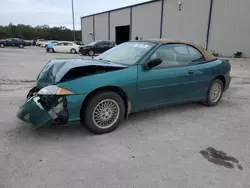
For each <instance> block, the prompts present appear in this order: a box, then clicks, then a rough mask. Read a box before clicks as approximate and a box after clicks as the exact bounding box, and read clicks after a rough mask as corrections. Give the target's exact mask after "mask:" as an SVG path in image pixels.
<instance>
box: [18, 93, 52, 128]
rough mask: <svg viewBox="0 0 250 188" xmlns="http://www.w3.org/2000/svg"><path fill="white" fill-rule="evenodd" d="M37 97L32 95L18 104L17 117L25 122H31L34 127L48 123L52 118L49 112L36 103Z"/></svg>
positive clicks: (50, 122)
mask: <svg viewBox="0 0 250 188" xmlns="http://www.w3.org/2000/svg"><path fill="white" fill-rule="evenodd" d="M39 99H40V98H39V97H32V98H30V99H29V100H28V101H26V102H25V104H23V105H22V106H20V108H19V110H18V112H17V117H18V118H19V119H21V120H23V121H25V122H28V123H31V124H32V125H33V127H34V128H38V127H41V126H44V125H50V124H52V123H53V120H52V118H51V116H50V115H49V113H48V112H47V111H46V110H44V109H43V108H42V106H41V105H40V104H39V103H38V100H39Z"/></svg>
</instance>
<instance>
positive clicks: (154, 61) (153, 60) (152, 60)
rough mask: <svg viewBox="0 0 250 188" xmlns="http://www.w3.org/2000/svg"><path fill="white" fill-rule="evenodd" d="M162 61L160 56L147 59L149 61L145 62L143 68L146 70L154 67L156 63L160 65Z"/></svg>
mask: <svg viewBox="0 0 250 188" xmlns="http://www.w3.org/2000/svg"><path fill="white" fill-rule="evenodd" d="M161 63H162V60H161V59H160V58H155V59H151V60H149V62H147V63H145V64H144V66H143V68H144V69H146V70H149V69H152V68H153V67H156V66H157V65H160V64H161Z"/></svg>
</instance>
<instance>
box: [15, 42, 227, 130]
mask: <svg viewBox="0 0 250 188" xmlns="http://www.w3.org/2000/svg"><path fill="white" fill-rule="evenodd" d="M230 71H231V66H230V63H229V61H228V60H226V59H219V58H216V57H214V56H212V55H210V54H209V53H208V52H206V51H205V50H204V49H203V47H201V46H199V45H195V44H192V43H188V42H184V41H175V40H145V41H129V42H125V43H123V44H120V45H118V46H116V47H114V48H112V49H110V50H108V51H106V52H105V53H103V54H101V55H99V56H97V57H95V58H92V59H91V60H84V59H70V60H69V59H65V60H51V61H49V62H48V63H47V65H46V66H45V67H44V68H43V69H42V70H41V72H40V73H39V75H38V77H37V85H36V87H34V88H32V89H31V90H30V92H29V93H28V95H27V100H26V102H25V104H23V105H22V106H21V107H20V108H19V111H18V113H17V116H18V117H19V118H20V119H22V120H23V121H26V122H29V123H31V124H32V125H33V126H34V127H35V128H38V127H41V126H44V125H53V124H56V125H65V124H70V123H74V122H81V123H82V124H83V125H85V126H86V127H87V128H88V129H89V130H90V131H91V132H93V133H95V134H103V133H108V132H111V131H113V130H115V129H116V128H117V126H118V124H119V123H120V122H121V121H122V120H123V119H124V118H127V117H128V115H129V114H131V113H134V112H139V111H143V110H147V109H151V108H157V107H162V106H165V105H169V104H179V103H184V102H185V103H186V102H198V101H200V102H202V103H203V104H205V105H208V106H215V105H217V104H218V103H219V101H220V100H221V97H222V95H223V92H224V91H226V90H227V89H228V88H229V85H230V82H231V77H230Z"/></svg>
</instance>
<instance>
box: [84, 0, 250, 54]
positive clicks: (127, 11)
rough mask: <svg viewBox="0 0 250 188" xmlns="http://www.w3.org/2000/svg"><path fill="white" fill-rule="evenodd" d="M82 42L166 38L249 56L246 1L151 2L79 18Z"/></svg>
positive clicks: (249, 8) (249, 0) (248, 5)
mask: <svg viewBox="0 0 250 188" xmlns="http://www.w3.org/2000/svg"><path fill="white" fill-rule="evenodd" d="M81 25H82V39H83V42H84V43H85V44H87V43H89V42H91V41H93V40H112V41H115V42H116V43H117V44H119V43H122V42H125V41H127V40H133V39H135V37H136V36H138V37H141V38H142V39H148V38H170V39H181V40H187V41H190V42H195V43H199V44H202V45H204V47H206V48H207V49H208V50H213V51H216V52H218V53H219V54H220V55H222V56H233V54H234V53H235V52H237V51H241V52H242V53H243V56H245V57H250V0H153V1H150V2H145V3H140V4H136V5H133V6H128V7H124V8H119V9H115V10H110V11H106V12H102V13H98V14H93V15H88V16H84V17H81Z"/></svg>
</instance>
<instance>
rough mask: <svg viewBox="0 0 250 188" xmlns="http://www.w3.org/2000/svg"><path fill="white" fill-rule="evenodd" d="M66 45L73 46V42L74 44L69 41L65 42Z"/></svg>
mask: <svg viewBox="0 0 250 188" xmlns="http://www.w3.org/2000/svg"><path fill="white" fill-rule="evenodd" d="M64 46H73V44H72V43H69V42H65V43H64Z"/></svg>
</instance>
